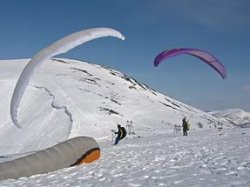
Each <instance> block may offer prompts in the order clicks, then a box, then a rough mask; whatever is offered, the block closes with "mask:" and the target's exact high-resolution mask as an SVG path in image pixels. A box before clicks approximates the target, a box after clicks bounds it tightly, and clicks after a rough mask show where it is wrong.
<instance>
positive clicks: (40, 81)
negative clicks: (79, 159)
mask: <svg viewBox="0 0 250 187" xmlns="http://www.w3.org/2000/svg"><path fill="white" fill-rule="evenodd" d="M27 62H28V59H24V60H2V61H0V66H1V70H0V72H1V75H0V82H1V90H2V91H1V95H0V96H1V97H5V98H6V99H5V100H2V101H1V106H0V107H1V111H3V112H2V113H1V116H0V121H1V125H0V128H1V132H0V138H1V139H0V142H1V143H0V144H1V146H2V147H3V148H4V147H6V149H4V150H3V151H2V152H5V151H6V154H12V153H16V152H17V151H18V152H25V151H33V150H38V149H43V148H45V147H48V146H50V145H52V144H53V145H54V144H56V143H58V142H61V141H63V140H65V139H68V138H71V137H76V136H91V137H94V138H96V139H97V140H100V141H101V140H103V141H105V140H107V139H110V138H111V131H110V130H111V129H116V126H117V124H118V123H119V124H122V125H123V126H126V125H127V124H128V123H132V124H133V127H134V129H135V131H136V133H137V134H138V135H140V136H144V135H147V134H151V135H153V134H154V133H155V134H158V133H159V132H161V133H166V132H170V133H172V132H173V128H174V125H181V120H182V118H183V117H184V116H186V117H187V118H188V120H189V121H190V123H191V125H192V127H191V128H192V129H193V130H198V129H208V128H218V127H221V126H223V127H230V125H228V121H226V120H224V119H223V118H217V117H214V116H212V115H211V114H209V113H206V112H204V111H201V110H199V109H196V108H194V107H191V106H188V105H186V104H184V103H182V102H179V101H177V100H175V99H173V98H170V97H168V96H165V95H163V94H161V93H159V92H157V91H155V90H153V89H151V88H149V87H148V86H146V85H145V84H142V83H140V82H139V81H137V80H135V79H133V78H132V77H130V76H128V75H124V74H122V73H121V72H119V71H116V70H113V69H111V68H108V67H102V66H100V65H96V64H90V63H86V62H82V61H78V60H70V59H52V60H49V61H48V62H46V63H45V64H43V65H42V66H41V67H40V68H39V69H38V70H37V71H36V72H35V75H34V76H33V77H32V79H31V81H30V84H29V86H28V88H27V89H26V92H25V94H24V97H23V99H22V101H21V105H20V107H19V111H18V118H19V121H20V123H21V124H22V125H23V127H24V128H23V129H22V130H20V129H17V128H16V127H15V126H14V125H13V124H12V122H11V120H10V115H9V103H10V99H11V96H12V93H13V90H14V87H15V83H16V81H17V78H18V75H19V74H20V73H21V71H22V69H23V67H24V66H25V64H26V63H27ZM6 133H7V134H8V137H7V138H6V137H4V136H3V135H4V134H6ZM16 139H18V142H17V141H16ZM17 145H18V147H19V149H16V146H17ZM11 147H13V149H12V148H11Z"/></svg>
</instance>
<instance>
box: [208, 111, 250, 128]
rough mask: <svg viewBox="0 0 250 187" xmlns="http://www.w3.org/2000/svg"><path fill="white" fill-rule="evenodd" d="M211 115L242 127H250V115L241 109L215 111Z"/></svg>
mask: <svg viewBox="0 0 250 187" xmlns="http://www.w3.org/2000/svg"><path fill="white" fill-rule="evenodd" d="M211 114H212V115H213V116H215V117H219V118H225V119H227V120H228V121H229V122H231V123H233V124H235V125H237V126H240V127H245V126H250V113H249V112H246V111H244V110H241V109H227V110H222V111H214V112H211Z"/></svg>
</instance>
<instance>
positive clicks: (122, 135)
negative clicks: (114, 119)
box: [120, 127, 127, 139]
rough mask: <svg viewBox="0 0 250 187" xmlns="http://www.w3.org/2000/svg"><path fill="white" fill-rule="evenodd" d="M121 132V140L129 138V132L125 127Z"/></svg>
mask: <svg viewBox="0 0 250 187" xmlns="http://www.w3.org/2000/svg"><path fill="white" fill-rule="evenodd" d="M121 131H122V134H121V137H120V139H123V138H125V137H126V136H127V131H126V129H125V127H121Z"/></svg>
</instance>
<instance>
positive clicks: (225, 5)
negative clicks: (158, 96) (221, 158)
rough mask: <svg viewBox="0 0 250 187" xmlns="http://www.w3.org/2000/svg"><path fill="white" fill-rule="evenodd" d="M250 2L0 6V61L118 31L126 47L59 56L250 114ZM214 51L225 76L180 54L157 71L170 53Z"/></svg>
mask: <svg viewBox="0 0 250 187" xmlns="http://www.w3.org/2000/svg"><path fill="white" fill-rule="evenodd" d="M249 10H250V1H249V0H102V1H101V0H99V1H98V0H40V1H39V0H0V26H1V27H0V28H1V29H0V41H1V43H0V51H1V52H0V59H14V58H31V57H32V56H33V55H34V54H35V53H37V52H38V51H39V50H41V49H42V48H44V47H46V46H47V45H49V44H51V43H53V42H54V41H56V40H58V39H60V38H61V37H63V36H65V35H67V34H70V33H73V32H75V31H79V30H82V29H88V28H92V27H112V28H115V29H117V30H119V31H120V32H122V33H123V34H124V35H125V36H126V40H125V41H121V40H118V39H115V38H103V39H98V40H95V41H91V42H89V43H86V44H85V45H82V46H80V47H78V48H76V49H74V50H72V51H70V52H68V53H67V54H64V55H63V56H60V57H67V58H74V59H81V60H85V61H91V62H93V63H96V64H104V65H108V66H110V67H112V68H114V69H117V70H119V71H121V72H123V73H125V74H128V75H130V76H132V77H134V78H136V79H137V80H139V81H141V82H143V83H146V84H147V85H148V86H150V87H152V88H153V89H155V90H158V91H160V92H162V93H164V94H166V95H168V96H171V97H173V98H175V99H177V100H180V101H182V102H185V103H187V104H190V105H192V106H195V107H198V108H200V109H203V110H221V109H226V108H242V109H244V110H247V111H250V73H249V71H250V11H249ZM179 47H192V48H200V49H204V50H206V51H210V52H211V53H213V54H214V55H215V56H216V57H217V58H218V59H219V60H220V61H221V62H222V63H223V64H224V66H226V68H227V71H228V78H227V79H226V80H222V79H221V77H220V76H219V75H218V74H217V73H216V72H215V71H214V70H213V69H211V68H210V67H209V66H207V65H206V64H205V63H203V62H201V61H200V60H197V59H195V58H194V57H190V56H187V55H183V56H179V57H176V58H172V59H170V60H168V62H164V63H162V64H161V65H160V66H158V67H157V68H156V67H154V66H153V60H154V58H155V56H156V55H157V54H158V53H160V52H161V51H163V50H165V49H169V48H179Z"/></svg>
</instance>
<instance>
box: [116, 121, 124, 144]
mask: <svg viewBox="0 0 250 187" xmlns="http://www.w3.org/2000/svg"><path fill="white" fill-rule="evenodd" d="M117 128H118V130H117V132H115V131H114V133H115V134H116V139H115V145H116V144H118V143H119V141H120V140H121V139H123V138H125V136H126V135H127V132H126V129H125V128H124V127H122V126H121V125H120V124H118V125H117Z"/></svg>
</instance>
